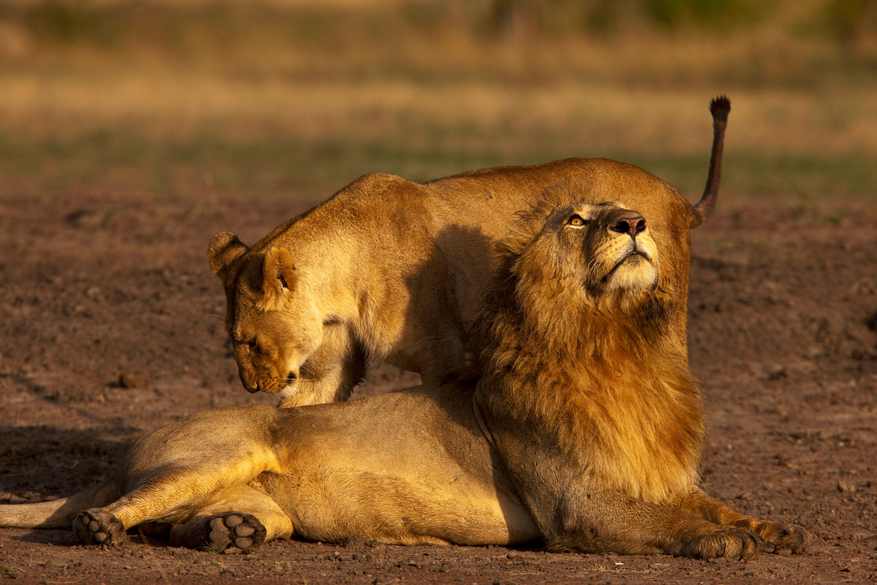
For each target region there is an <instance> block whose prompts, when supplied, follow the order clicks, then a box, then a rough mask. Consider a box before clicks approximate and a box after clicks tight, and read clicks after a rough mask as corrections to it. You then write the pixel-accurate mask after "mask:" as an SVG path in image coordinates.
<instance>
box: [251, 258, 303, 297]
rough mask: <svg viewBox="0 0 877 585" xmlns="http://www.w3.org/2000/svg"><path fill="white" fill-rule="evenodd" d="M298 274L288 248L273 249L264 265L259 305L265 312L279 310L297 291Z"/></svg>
mask: <svg viewBox="0 0 877 585" xmlns="http://www.w3.org/2000/svg"><path fill="white" fill-rule="evenodd" d="M297 280H298V273H296V271H295V262H293V260H292V254H290V253H289V250H287V249H286V248H271V249H270V250H268V253H267V254H265V263H264V264H263V265H262V299H261V300H260V301H258V303H257V305H258V306H259V308H260V309H262V310H263V311H272V310H277V309H279V308H280V307H281V306H282V305H283V300H284V298H288V297H289V296H290V295H292V293H293V291H294V290H295V284H296V281H297Z"/></svg>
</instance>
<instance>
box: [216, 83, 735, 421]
mask: <svg viewBox="0 0 877 585" xmlns="http://www.w3.org/2000/svg"><path fill="white" fill-rule="evenodd" d="M729 108H730V105H729V102H728V101H727V99H724V98H719V99H717V100H714V101H713V103H712V104H711V111H712V113H713V120H714V130H715V132H714V139H713V153H712V158H711V163H710V172H709V178H708V181H707V187H706V189H705V191H704V196H703V199H702V200H701V202H700V203H698V204H697V205H695V206H692V205H690V204H689V203H688V202H687V201H686V200H685V199H684V198H683V197H682V196H680V195H679V193H677V192H676V190H675V189H673V188H672V187H670V186H669V185H667V184H666V183H665V182H663V181H661V180H660V179H658V178H656V177H654V176H653V175H650V174H649V173H647V172H645V171H643V170H642V169H639V168H637V167H634V166H632V165H628V164H624V163H619V162H614V161H609V160H605V159H566V160H561V161H556V162H552V163H547V164H542V165H536V166H529V167H498V168H493V169H482V170H479V171H473V172H470V173H464V174H462V175H456V176H453V177H447V178H444V179H439V180H436V181H430V182H428V183H426V184H422V185H421V184H417V183H412V182H410V181H406V180H404V179H401V178H399V177H395V176H392V175H384V174H372V175H366V176H364V177H362V178H360V179H358V180H357V181H354V182H353V183H351V184H350V185H348V186H347V187H345V188H344V189H342V190H341V191H339V192H338V193H337V194H335V195H334V196H333V197H332V198H331V199H329V200H328V201H326V202H325V203H322V204H321V205H318V206H317V207H315V208H314V209H312V210H311V211H309V212H307V213H305V214H303V215H302V216H299V217H297V218H295V219H293V220H290V221H288V222H286V223H285V224H283V225H281V226H280V227H278V228H277V229H276V230H274V231H273V232H272V233H270V234H269V235H268V236H266V237H265V238H263V239H262V240H261V241H260V242H258V243H257V244H255V245H254V246H253V247H252V248H247V246H245V245H244V244H243V243H241V241H240V240H239V239H238V238H237V237H236V236H235V235H234V234H233V233H231V232H221V233H219V234H217V235H216V236H215V237H214V239H213V241H212V242H211V243H210V246H209V249H208V260H209V263H210V266H211V269H212V270H213V271H214V273H215V274H217V275H218V276H219V277H220V278H221V279H222V280H223V282H224V284H225V291H226V297H227V301H228V305H227V307H228V308H227V313H226V328H227V331H228V334H229V336H230V337H231V339H232V341H233V344H234V354H235V359H236V360H237V363H238V367H239V371H240V377H241V381H242V382H243V385H244V387H246V388H247V390H249V391H251V392H256V391H260V390H261V391H265V392H271V393H277V392H279V393H281V396H283V400H282V402H281V405H282V406H301V405H306V404H317V403H324V402H332V401H338V400H344V399H345V398H347V396H348V395H349V394H350V391H351V390H352V388H353V386H354V385H355V384H356V383H358V382H359V380H360V379H361V378H362V376H363V374H364V372H365V367H366V364H367V362H368V361H369V360H370V359H378V360H385V361H387V362H390V363H392V364H395V365H397V366H399V367H401V368H403V369H407V370H412V371H417V372H420V373H421V376H422V379H423V381H424V383H425V384H430V385H436V384H440V383H442V382H443V381H447V380H452V379H465V378H467V377H469V374H471V370H470V369H469V368H468V367H467V366H468V361H467V358H466V356H467V353H466V351H465V348H466V336H467V332H468V330H469V329H470V327H471V325H472V322H473V320H474V318H475V313H476V311H477V307H478V299H479V298H480V296H481V293H482V291H483V290H484V288H485V286H486V284H487V282H488V279H489V278H490V274H491V273H492V271H493V269H494V268H495V267H496V264H497V258H496V255H495V253H494V248H495V244H496V242H498V241H499V240H500V239H502V238H503V237H504V236H505V235H506V233H507V232H508V230H509V228H510V226H511V225H512V224H513V222H514V219H515V213H516V212H517V211H519V210H521V209H526V208H527V207H528V205H529V204H530V203H531V202H532V201H535V200H537V199H538V198H539V197H541V195H542V193H543V191H545V190H546V189H548V188H552V187H554V186H557V185H563V184H568V185H572V186H575V188H576V190H577V197H579V198H580V200H582V201H584V202H588V203H600V202H603V201H616V202H618V203H619V204H621V205H623V206H625V207H627V208H629V209H636V210H638V211H639V212H641V213H643V214H645V215H647V216H649V217H653V218H655V219H654V222H655V223H654V225H655V226H657V228H656V229H659V230H661V233H662V235H665V236H666V237H667V238H669V239H673V241H675V239H680V240H683V241H684V242H687V240H688V230H689V227H694V226H696V225H698V224H699V223H700V222H701V221H703V219H704V218H705V217H706V216H707V215H708V214H709V211H710V210H711V209H712V206H713V205H714V204H715V198H716V195H717V193H718V185H719V177H720V175H721V153H722V143H723V136H724V129H725V124H726V120H727V115H728V111H729ZM668 241H669V240H668ZM671 253H673V251H671ZM667 261H668V264H669V265H671V266H673V267H674V269H678V270H679V271H682V272H683V273H684V274H680V275H679V276H680V278H677V279H675V280H676V281H677V282H678V283H679V286H681V287H683V288H682V289H680V290H678V291H675V292H676V293H678V294H677V295H676V297H674V298H676V299H678V302H679V303H680V305H679V306H677V307H675V308H674V311H673V316H672V317H671V323H670V327H671V332H670V333H671V335H673V336H674V337H675V338H676V341H677V342H678V343H680V344H682V345H683V346H684V344H685V306H684V305H685V300H684V299H685V296H686V292H687V291H686V290H684V287H685V286H686V282H687V280H686V278H682V277H684V276H687V270H688V264H687V257H686V258H682V257H679V258H676V257H669V258H667Z"/></svg>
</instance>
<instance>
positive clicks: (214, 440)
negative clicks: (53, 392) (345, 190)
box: [0, 187, 804, 558]
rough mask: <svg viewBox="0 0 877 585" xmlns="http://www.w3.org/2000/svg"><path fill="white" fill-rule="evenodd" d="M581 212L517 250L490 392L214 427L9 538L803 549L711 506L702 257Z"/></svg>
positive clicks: (564, 196)
mask: <svg viewBox="0 0 877 585" xmlns="http://www.w3.org/2000/svg"><path fill="white" fill-rule="evenodd" d="M580 195H581V192H580V191H578V190H576V189H575V188H572V187H567V188H560V189H557V190H556V191H555V192H554V193H552V194H550V195H547V196H546V197H545V199H544V201H542V202H541V204H539V205H537V206H535V207H534V208H533V209H532V210H531V211H530V212H529V213H528V214H526V215H525V217H524V218H523V219H522V220H521V222H520V224H519V227H518V229H517V230H516V232H515V234H513V235H512V236H511V237H510V238H509V240H508V241H507V242H506V243H505V244H504V245H503V247H502V250H501V254H500V257H501V259H502V262H501V265H500V266H499V268H498V270H497V273H496V275H495V276H494V279H493V281H492V284H491V285H490V287H489V289H488V292H487V293H486V295H485V299H484V303H483V311H482V313H481V316H480V318H479V319H478V323H477V325H476V327H475V335H474V339H475V340H476V341H477V342H478V343H481V344H482V351H481V352H480V359H481V361H482V367H483V371H484V376H483V377H482V379H481V380H480V381H479V382H478V383H477V386H475V385H473V384H468V383H457V384H455V385H451V386H444V387H436V386H431V387H430V386H424V387H421V388H414V389H410V390H406V391H402V392H396V393H391V394H384V395H381V396H375V397H371V398H366V399H362V400H357V401H354V402H347V403H341V404H326V405H317V406H310V407H305V408H293V409H272V408H270V407H267V406H253V407H250V408H233V409H223V410H215V411H208V412H206V413H202V414H199V415H195V416H193V417H190V418H189V419H186V420H183V421H180V422H177V423H174V424H171V425H169V426H167V427H165V428H163V429H159V430H157V431H154V432H153V433H150V434H148V435H146V436H144V437H143V438H141V439H140V440H139V441H138V442H137V443H136V444H135V445H134V447H133V448H132V449H131V451H130V452H129V454H128V456H127V458H126V461H125V464H124V465H123V466H122V468H121V470H120V471H119V472H118V473H117V475H116V477H115V478H114V479H113V480H111V481H109V482H107V483H105V484H103V485H102V486H98V487H97V488H95V489H94V490H91V491H89V492H86V493H83V494H80V495H78V496H74V497H73V498H70V499H67V500H60V501H58V502H48V503H44V504H33V505H19V506H0V525H4V526H43V527H50V526H58V525H59V524H63V523H64V522H69V521H70V520H72V519H73V518H77V519H76V520H75V521H74V523H73V526H74V530H75V531H76V533H77V534H78V535H79V537H80V539H82V540H83V542H86V543H101V544H118V543H120V542H122V541H123V540H124V530H125V529H127V528H131V527H133V526H136V525H138V524H142V523H146V522H156V521H157V522H164V523H166V524H170V525H171V527H170V538H171V541H172V542H173V543H175V544H178V545H183V546H194V547H208V548H211V549H219V550H223V549H225V550H236V549H241V550H251V549H253V548H255V547H256V546H258V545H259V544H260V543H261V542H264V541H265V540H268V539H271V538H288V537H290V536H298V537H301V538H308V539H313V540H322V541H329V542H338V541H343V540H344V539H345V538H347V537H350V536H354V535H362V536H364V537H365V538H371V539H378V540H381V541H384V542H388V543H397V544H442V543H458V544H481V545H486V544H514V543H524V542H528V541H531V540H536V539H538V540H541V541H543V542H544V543H545V545H546V546H547V547H548V548H549V549H550V550H563V549H573V550H579V551H584V552H618V553H658V552H663V553H669V554H674V555H686V556H692V557H701V558H707V557H722V556H724V557H730V558H750V557H752V556H754V555H755V554H756V553H757V552H758V551H759V550H787V551H793V552H794V551H798V550H802V549H803V547H804V534H803V532H802V531H800V530H799V529H795V528H792V527H788V526H784V525H781V524H774V523H769V522H763V521H760V520H755V519H751V518H747V517H744V516H742V515H740V514H737V513H736V512H734V511H733V510H732V509H730V508H729V507H727V506H725V505H724V504H722V503H720V502H718V501H716V500H713V499H711V498H709V497H708V496H706V495H705V494H704V493H703V492H701V491H700V490H699V489H698V488H697V487H696V483H695V482H696V480H697V465H698V461H699V458H700V454H701V449H702V443H703V414H702V409H701V402H700V396H699V394H698V391H697V387H696V386H695V384H694V383H693V381H692V379H691V377H690V375H689V373H688V370H687V364H686V358H685V347H684V344H683V343H682V342H681V340H680V339H678V338H676V337H675V335H674V334H673V327H674V323H675V322H674V320H675V319H676V318H677V316H678V311H679V310H680V309H679V307H680V306H682V307H684V305H685V302H684V300H685V299H684V296H682V295H683V294H684V293H681V292H680V291H684V290H685V284H686V278H687V273H686V271H685V270H684V269H683V267H681V266H678V265H676V264H675V262H676V260H674V259H676V258H687V254H688V244H687V240H686V239H684V238H679V239H676V240H666V239H665V237H664V236H666V235H667V234H668V233H672V230H670V231H669V232H668V225H667V223H666V220H667V219H668V217H667V216H666V215H662V214H659V215H658V216H657V217H656V218H654V219H655V221H654V222H653V218H651V217H649V216H648V215H640V214H639V213H638V212H635V211H632V210H630V209H626V208H624V207H622V206H620V205H618V204H615V203H603V204H597V205H595V204H588V203H572V204H570V203H569V200H570V199H573V200H575V199H577V198H578V197H579V196H580ZM685 220H686V221H687V216H686V217H685ZM653 224H654V226H653ZM682 274H686V278H683V277H682V276H681V275H682ZM89 508H90V509H89ZM77 515H78V516H77Z"/></svg>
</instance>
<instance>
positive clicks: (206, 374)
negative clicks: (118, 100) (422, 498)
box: [0, 193, 877, 585]
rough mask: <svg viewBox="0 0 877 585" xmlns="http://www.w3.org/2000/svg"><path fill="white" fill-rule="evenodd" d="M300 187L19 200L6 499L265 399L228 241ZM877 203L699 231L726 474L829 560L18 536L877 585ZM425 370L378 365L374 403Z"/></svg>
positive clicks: (280, 211)
mask: <svg viewBox="0 0 877 585" xmlns="http://www.w3.org/2000/svg"><path fill="white" fill-rule="evenodd" d="M304 208H305V206H304V205H302V204H301V203H297V202H291V201H284V200H279V199H278V200H271V201H267V202H265V201H263V202H259V203H257V204H254V203H252V202H247V201H235V200H230V199H229V200H224V199H223V200H216V199H215V198H210V197H205V198H203V200H189V201H185V202H178V201H167V200H156V199H155V198H153V197H150V196H142V197H140V196H135V195H126V196H124V197H123V196H114V195H106V196H96V195H83V194H75V193H74V194H71V195H69V196H63V197H60V198H45V199H42V200H37V199H34V198H27V199H20V200H15V199H10V198H7V199H5V200H3V201H0V250H3V254H2V256H0V283H2V286H0V412H2V418H0V502H13V503H14V502H31V501H39V500H43V499H51V498H54V497H58V496H62V495H67V494H70V493H72V492H75V491H78V490H81V489H84V488H86V487H88V486H90V485H92V484H94V483H96V482H97V481H98V480H100V479H101V478H103V477H105V476H107V475H108V474H109V472H110V471H111V470H112V469H113V467H114V466H115V465H116V464H117V463H118V462H119V461H120V460H121V458H122V455H123V453H124V450H125V446H126V444H127V443H128V442H129V441H131V440H132V439H133V438H134V437H136V436H137V435H138V434H140V433H141V432H143V431H146V430H150V429H153V428H155V427H157V426H159V425H162V424H165V423H167V422H169V421H173V420H176V419H178V418H180V417H182V416H185V415H188V414H191V413H193V412H197V411H200V410H202V409H206V408H212V407H218V406H226V405H242V404H252V403H254V402H256V401H264V402H272V400H271V399H270V398H268V397H264V396H255V397H254V396H251V395H249V394H247V393H246V392H245V391H244V390H243V388H242V387H241V385H240V382H239V381H238V379H237V370H236V367H235V365H234V361H233V358H232V356H231V352H230V344H229V342H228V340H227V339H226V336H225V334H224V333H223V331H222V327H221V323H222V316H223V313H224V306H225V297H224V294H223V292H222V289H221V286H220V283H219V281H218V279H216V278H215V277H214V276H213V275H212V274H211V273H210V271H209V269H208V267H207V262H206V259H205V252H206V247H207V243H208V242H209V240H210V238H211V237H212V235H213V234H214V233H215V232H217V231H220V230H224V229H234V230H235V231H236V232H237V233H238V234H239V235H241V237H242V239H243V240H244V241H245V242H247V243H253V242H254V241H255V240H256V239H258V238H260V237H261V236H263V235H264V234H266V233H268V231H269V230H270V229H272V228H273V227H275V226H276V225H278V224H279V223H280V222H281V221H283V220H284V219H286V218H288V217H291V216H293V215H295V214H297V213H299V212H301V211H303V210H304ZM875 225H877V209H874V208H873V206H871V207H869V206H866V205H863V204H861V203H858V204H857V203H848V204H844V203H836V204H832V205H831V206H825V207H818V206H808V207H782V208H779V207H764V206H757V205H753V204H740V203H736V204H734V203H729V202H727V201H725V202H722V203H720V205H719V207H718V209H717V211H716V213H715V214H714V216H713V217H712V218H711V219H710V220H709V221H708V223H707V224H705V225H704V226H702V227H700V228H698V229H697V230H696V231H695V232H693V234H692V237H693V245H692V246H693V249H692V267H691V298H690V342H691V343H690V354H691V364H692V369H693V371H694V372H695V374H696V375H697V376H698V377H699V378H700V379H701V380H702V382H703V388H704V393H705V397H706V404H707V410H708V417H709V429H710V435H709V442H708V447H707V452H706V454H705V465H704V485H705V486H706V488H707V490H708V491H710V492H711V493H712V494H713V495H715V496H717V497H719V498H721V499H722V500H724V501H726V502H728V503H730V504H732V505H733V506H735V507H737V508H738V509H740V510H741V511H743V512H745V513H748V514H751V515H756V516H761V517H765V518H770V519H774V520H778V521H782V522H788V523H794V524H798V525H800V526H803V527H805V528H806V529H807V530H808V531H809V532H810V535H811V546H810V551H809V552H808V553H806V554H804V555H799V556H791V557H784V556H773V555H762V556H760V557H758V558H757V559H755V560H753V561H750V562H736V561H725V560H719V561H692V560H687V559H677V558H672V557H667V556H657V557H636V556H634V557H623V556H615V555H579V554H548V553H544V552H541V551H538V550H515V549H506V548H501V547H486V548H478V547H447V548H438V547H395V546H385V545H380V544H374V543H363V542H358V541H354V542H350V543H348V545H346V546H335V545H327V544H321V543H301V542H272V543H269V544H268V545H266V546H265V547H263V548H262V549H260V550H258V551H257V552H256V553H254V554H251V555H239V556H233V555H218V554H213V553H208V552H200V551H192V550H183V549H173V548H168V547H165V546H164V544H163V543H161V542H155V541H153V540H151V539H147V541H145V540H144V538H143V537H141V536H138V535H132V537H131V542H130V543H129V544H127V545H126V546H124V547H122V548H118V549H111V550H101V549H99V548H87V547H82V546H79V545H77V544H76V542H75V540H74V538H73V537H72V535H71V533H70V532H69V531H66V530H46V531H32V530H18V529H15V530H13V529H0V580H3V579H4V578H9V579H10V582H12V581H11V579H14V580H15V582H16V583H17V582H23V583H48V584H54V583H77V582H86V581H88V582H93V583H101V582H104V583H137V582H154V581H163V582H168V583H202V582H203V583H208V582H209V583H226V582H238V581H240V580H242V579H244V578H247V579H248V582H249V583H258V582H284V583H381V584H386V583H408V582H411V583H415V582H416V583H438V582H441V583H445V582H454V583H456V582H459V583H465V584H469V583H477V584H479V585H480V584H487V585H490V584H494V583H501V584H507V583H517V584H526V583H565V582H581V581H587V582H592V581H593V582H601V583H620V582H681V583H701V582H722V581H727V582H731V581H733V582H764V581H771V580H788V581H793V582H805V581H807V582H820V583H830V582H862V581H868V580H874V579H877V455H875V453H877V230H875V227H874V226H875ZM416 379H417V377H416V376H414V375H410V374H404V375H401V376H400V374H399V373H398V372H394V371H393V370H391V369H389V368H382V369H379V370H378V371H377V372H375V373H373V374H372V375H371V377H370V381H369V382H367V383H366V384H364V386H363V387H362V388H360V389H359V390H358V394H359V395H362V394H368V393H373V392H376V391H381V390H386V389H391V388H398V387H404V386H406V385H411V384H413V383H416Z"/></svg>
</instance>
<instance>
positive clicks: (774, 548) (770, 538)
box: [745, 520, 808, 555]
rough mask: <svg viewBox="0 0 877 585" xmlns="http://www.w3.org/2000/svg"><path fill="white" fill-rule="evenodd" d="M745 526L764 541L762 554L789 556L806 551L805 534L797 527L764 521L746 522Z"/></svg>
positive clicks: (806, 538)
mask: <svg viewBox="0 0 877 585" xmlns="http://www.w3.org/2000/svg"><path fill="white" fill-rule="evenodd" d="M745 526H746V527H747V528H749V529H750V530H751V531H752V532H754V533H756V534H757V535H758V536H760V537H761V538H762V539H763V540H764V546H762V550H763V551H764V552H769V553H778V554H782V555H790V554H796V553H802V552H804V551H806V550H807V540H808V537H807V532H806V531H805V530H804V529H803V528H801V527H799V526H788V525H787V524H777V523H774V522H765V521H764V520H754V521H748V522H747V523H746V524H745Z"/></svg>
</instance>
